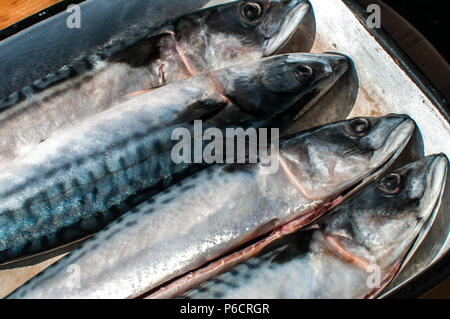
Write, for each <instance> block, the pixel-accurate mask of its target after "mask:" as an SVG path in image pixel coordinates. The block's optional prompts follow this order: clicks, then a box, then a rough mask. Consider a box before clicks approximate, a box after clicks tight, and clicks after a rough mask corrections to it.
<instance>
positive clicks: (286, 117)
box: [0, 54, 347, 262]
mask: <svg viewBox="0 0 450 319" xmlns="http://www.w3.org/2000/svg"><path fill="white" fill-rule="evenodd" d="M346 69H347V59H346V58H345V57H343V56H340V55H334V54H324V55H316V54H290V55H281V56H275V57H269V58H265V59H262V60H259V61H256V62H251V63H246V64H242V65H237V66H234V67H229V68H225V69H221V70H218V71H215V72H210V73H206V74H202V75H199V76H196V77H192V78H189V79H187V80H185V81H184V82H177V83H173V84H170V85H167V86H164V87H162V88H159V89H157V90H154V91H152V92H149V93H147V94H145V95H141V96H138V97H135V98H133V99H131V100H129V101H126V102H124V103H123V104H120V105H117V106H115V107H113V108H111V109H110V110H107V111H105V112H102V113H101V114H98V115H97V116H94V117H92V118H90V119H88V120H87V121H85V122H83V123H82V124H81V125H79V126H78V127H77V128H74V129H73V130H69V131H65V132H62V133H61V134H59V135H55V136H53V137H52V138H50V139H48V140H46V141H45V142H43V143H41V144H40V145H39V146H37V147H36V148H35V149H34V150H33V151H32V152H30V153H29V154H27V155H25V156H23V157H21V158H19V159H17V160H15V161H13V162H11V163H8V164H4V165H3V166H2V169H1V170H0V212H1V214H0V262H5V261H8V260H12V259H15V258H18V257H22V256H26V255H30V254H33V253H37V252H42V251H45V250H47V249H51V248H54V247H58V246H60V245H63V244H66V243H68V242H71V241H73V240H76V239H80V238H82V237H84V236H86V235H89V234H92V233H94V232H96V231H98V230H99V229H100V228H102V227H103V226H104V225H105V224H107V223H108V222H110V221H111V220H113V219H114V218H117V217H118V216H119V215H121V214H123V213H125V212H126V211H127V210H129V209H130V208H132V207H134V206H135V205H137V204H139V203H140V202H142V201H143V200H145V199H147V198H148V197H150V196H151V195H154V194H155V193H157V192H159V191H161V190H163V189H165V188H167V187H168V186H170V185H171V184H173V183H175V182H177V181H178V180H180V179H183V178H184V177H186V176H188V175H189V174H192V173H193V172H194V170H198V169H200V168H201V167H202V165H193V164H192V163H181V164H175V163H174V161H173V160H172V157H171V150H172V148H173V146H174V145H175V144H176V141H172V139H171V136H172V133H173V131H174V130H175V129H176V128H179V127H185V128H187V129H189V130H190V131H191V132H192V130H193V125H192V124H191V122H192V121H193V120H195V119H203V120H204V126H205V128H206V127H211V126H212V127H216V128H222V129H223V128H225V127H226V128H228V127H243V128H246V127H279V126H280V125H283V124H288V123H290V119H293V118H295V117H296V116H298V115H299V114H301V112H303V111H305V110H306V109H307V108H308V107H309V106H310V102H312V101H314V100H315V99H316V98H318V97H320V96H321V95H322V94H323V93H324V92H326V91H327V90H328V89H329V88H330V86H331V85H332V84H333V83H334V82H335V81H336V80H337V79H338V78H339V77H340V76H341V75H342V74H343V73H344V72H345V71H346ZM168 97H170V101H168V99H167V98H168ZM192 133H193V134H194V133H195V132H192Z"/></svg>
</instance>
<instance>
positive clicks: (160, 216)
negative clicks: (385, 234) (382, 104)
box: [11, 115, 415, 298]
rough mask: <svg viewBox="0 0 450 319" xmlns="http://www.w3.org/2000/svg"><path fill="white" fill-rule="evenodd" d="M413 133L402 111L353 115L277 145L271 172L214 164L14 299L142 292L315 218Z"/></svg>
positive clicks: (124, 219)
mask: <svg viewBox="0 0 450 319" xmlns="http://www.w3.org/2000/svg"><path fill="white" fill-rule="evenodd" d="M414 128H415V125H414V122H413V121H412V120H411V119H409V118H408V117H407V116H402V115H390V116H387V117H382V118H356V119H352V120H348V121H343V122H338V123H333V124H328V125H324V126H322V127H319V128H315V129H311V130H308V131H305V132H301V133H298V134H296V135H293V136H290V137H287V138H286V139H284V140H282V141H281V143H280V151H279V153H277V154H278V155H277V159H278V160H279V163H280V168H279V170H278V171H277V172H275V173H272V174H267V173H265V170H266V168H267V167H266V164H264V163H261V162H260V163H258V164H230V165H214V166H211V167H209V168H207V169H206V170H203V171H201V172H199V173H197V174H195V175H193V176H191V177H189V178H187V179H185V180H183V181H182V182H181V183H178V184H177V185H174V186H173V187H171V188H169V189H168V190H167V191H166V192H164V193H161V194H159V195H157V196H155V197H153V198H152V199H150V200H148V201H146V202H145V203H143V204H141V205H139V206H138V207H136V208H134V209H132V210H131V211H130V212H129V213H128V214H125V215H124V216H122V217H121V218H119V219H118V220H116V221H115V222H113V223H112V224H110V225H109V226H107V227H106V228H105V229H104V230H102V231H101V232H99V233H98V234H96V235H95V236H94V237H93V238H92V239H90V240H88V241H87V242H85V243H84V244H83V246H82V247H81V248H79V249H77V250H75V251H73V252H72V253H71V254H69V255H68V256H66V257H64V258H63V259H61V260H60V261H58V262H57V263H56V264H54V265H53V266H51V267H49V268H47V269H46V270H45V271H43V272H42V273H41V274H40V275H38V276H37V277H35V278H34V279H32V280H31V281H30V282H28V283H27V284H25V285H24V286H22V287H21V288H19V289H18V290H16V292H14V293H13V294H12V295H11V297H13V298H132V297H138V296H141V295H143V294H144V293H147V292H149V291H150V290H152V289H155V288H158V287H160V286H161V285H163V284H164V283H166V282H168V281H170V280H171V279H174V278H176V277H177V276H181V275H183V274H186V273H188V272H189V271H192V270H195V269H196V268H198V267H200V266H202V265H204V264H205V263H207V262H209V261H212V260H214V259H216V258H218V257H220V256H223V255H224V254H226V253H228V252H230V251H232V250H233V249H236V248H238V247H239V246H240V245H242V244H244V243H247V242H248V241H250V240H253V239H256V238H257V237H258V236H262V235H264V234H266V233H267V232H270V231H271V230H273V229H275V228H277V227H279V226H282V225H283V224H285V223H287V222H289V221H291V220H292V219H296V218H298V219H299V220H300V221H301V222H300V223H302V225H303V226H304V225H307V224H308V223H311V222H313V221H314V220H315V219H316V218H318V217H320V215H321V214H323V213H324V211H325V210H324V208H326V206H327V205H328V204H329V203H330V202H332V201H334V200H336V198H338V197H339V195H340V193H342V192H343V191H345V190H346V189H348V188H350V187H352V186H354V185H355V184H357V183H358V182H361V181H362V180H363V179H364V178H365V177H366V176H368V175H370V174H371V173H373V172H374V171H376V170H378V169H380V168H381V167H383V166H384V165H388V163H390V162H391V161H392V160H393V159H395V158H396V156H397V155H398V154H399V153H400V152H401V150H402V149H403V147H404V146H405V145H406V143H407V141H408V140H409V138H410V136H411V134H412V132H413V131H414ZM72 264H75V265H77V267H79V268H78V269H79V274H80V278H79V285H78V286H77V287H76V288H75V287H74V286H73V285H72V279H71V278H70V276H68V273H67V272H66V268H67V267H68V266H69V265H72ZM188 277H189V276H188ZM193 279H194V280H195V276H194V278H193ZM174 290H175V291H176V292H179V291H178V289H177V287H175V288H174ZM167 293H168V291H167V290H165V289H163V291H162V294H167ZM160 295H161V294H160Z"/></svg>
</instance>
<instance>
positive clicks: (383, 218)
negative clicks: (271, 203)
mask: <svg viewBox="0 0 450 319" xmlns="http://www.w3.org/2000/svg"><path fill="white" fill-rule="evenodd" d="M447 166H448V160H447V158H446V156H445V155H433V156H429V157H426V158H424V159H421V160H419V161H417V162H414V163H411V164H409V165H407V166H405V167H403V168H400V169H398V170H395V171H394V172H391V173H389V174H387V175H385V176H383V177H381V178H380V179H379V180H377V181H375V182H374V183H373V184H370V185H368V186H367V187H366V188H364V189H363V190H362V191H361V192H359V193H357V194H356V195H354V197H352V198H350V199H349V200H347V201H346V202H344V203H343V204H341V205H340V206H338V207H337V208H335V209H334V210H332V211H331V212H330V213H329V215H326V216H324V217H323V218H322V220H321V221H320V222H319V223H318V228H317V229H314V230H309V231H299V232H297V233H294V234H290V235H288V236H285V237H283V238H280V239H278V240H276V241H274V242H272V243H271V244H270V245H268V246H267V247H265V248H264V249H263V250H262V252H261V253H260V254H259V255H257V256H256V257H253V258H250V259H248V260H246V261H245V262H243V263H241V264H239V265H237V266H235V267H233V268H231V269H229V270H227V271H226V272H224V273H222V274H220V275H218V276H216V277H215V278H214V279H212V280H211V281H209V282H207V283H204V284H203V285H201V286H200V287H197V288H195V289H193V290H191V291H190V292H188V293H186V294H184V295H183V297H185V298H231V299H233V298H241V299H243V298H258V299H259V298H263V299H264V298H288V299H292V298H307V299H312V298H326V299H329V298H332V299H337V298H339V299H340V298H373V297H376V296H377V295H378V294H379V293H380V292H381V291H382V289H383V288H384V287H386V286H387V285H388V284H389V282H390V281H391V280H392V278H393V277H394V276H395V274H396V273H397V271H398V269H399V268H400V265H401V264H402V261H403V260H404V258H405V256H406V254H407V253H408V250H409V249H410V247H411V246H412V245H413V243H414V240H415V238H416V237H417V236H418V234H419V232H420V231H421V229H422V228H423V226H424V225H425V224H426V223H427V222H428V220H429V218H430V216H431V215H432V212H433V210H434V208H435V205H436V203H437V202H438V200H439V198H440V196H441V195H442V190H443V187H444V184H445V178H446V174H447Z"/></svg>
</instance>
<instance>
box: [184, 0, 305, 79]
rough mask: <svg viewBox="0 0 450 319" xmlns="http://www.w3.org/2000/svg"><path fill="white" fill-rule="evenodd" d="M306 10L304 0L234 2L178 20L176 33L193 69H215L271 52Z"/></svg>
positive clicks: (292, 29)
mask: <svg viewBox="0 0 450 319" xmlns="http://www.w3.org/2000/svg"><path fill="white" fill-rule="evenodd" d="M309 9H310V4H309V2H308V1H304V0H242V1H235V2H232V3H227V4H222V5H219V6H216V7H212V8H209V9H206V10H205V11H204V12H203V13H202V14H200V15H194V16H190V17H186V18H183V19H181V20H180V21H179V22H178V23H177V25H176V34H177V36H178V41H179V43H180V46H181V47H183V49H184V51H185V54H186V56H188V57H189V58H190V61H191V63H192V64H193V65H194V68H195V69H196V70H202V69H204V67H205V66H209V69H218V68H222V67H226V66H229V65H232V64H236V63H241V62H247V61H252V60H256V59H259V58H261V57H265V56H269V55H272V54H274V53H275V52H276V51H277V50H279V49H280V48H281V47H282V46H283V45H284V44H286V43H287V41H288V40H289V39H290V38H291V36H292V35H293V34H294V32H295V30H296V29H297V27H298V25H299V24H300V23H301V21H302V20H303V18H304V17H305V15H306V14H307V12H308V11H309Z"/></svg>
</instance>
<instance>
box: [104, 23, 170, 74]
mask: <svg viewBox="0 0 450 319" xmlns="http://www.w3.org/2000/svg"><path fill="white" fill-rule="evenodd" d="M167 36H169V34H168V33H164V32H161V33H159V34H156V35H152V36H148V37H145V38H143V39H139V40H138V41H135V42H134V43H131V44H128V45H127V44H122V46H121V47H119V46H118V45H116V46H117V48H114V49H112V52H111V53H110V54H109V55H108V57H107V59H106V61H107V62H110V63H126V64H128V65H129V66H131V67H135V68H139V67H143V66H146V65H149V64H151V62H152V61H154V60H157V59H159V58H160V55H161V50H160V49H161V46H160V42H161V39H162V38H164V37H167Z"/></svg>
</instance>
